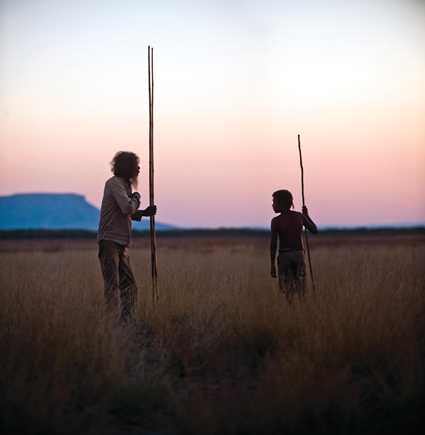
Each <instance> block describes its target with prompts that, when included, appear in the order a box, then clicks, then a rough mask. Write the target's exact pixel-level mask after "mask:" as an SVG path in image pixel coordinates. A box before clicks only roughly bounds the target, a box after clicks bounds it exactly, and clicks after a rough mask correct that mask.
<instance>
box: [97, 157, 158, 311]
mask: <svg viewBox="0 0 425 435" xmlns="http://www.w3.org/2000/svg"><path fill="white" fill-rule="evenodd" d="M110 164H111V170H112V172H113V173H114V176H113V177H112V178H110V179H109V180H108V181H107V182H106V183H105V190H104V192H103V200H102V207H101V210H100V222H99V230H98V233H97V241H98V243H99V260H100V265H101V268H102V275H103V281H104V296H105V303H106V306H107V308H108V309H109V310H110V311H111V312H114V313H116V314H120V315H121V318H122V319H125V318H128V317H129V316H132V315H134V309H135V301H136V297H137V287H136V280H135V278H134V274H133V270H132V268H131V263H130V257H129V256H128V247H129V246H130V245H131V226H132V223H131V221H132V220H136V221H140V220H141V219H142V216H150V215H155V214H156V206H155V205H153V206H151V207H148V208H146V209H145V210H138V209H139V207H140V194H139V193H138V192H134V193H133V192H132V187H134V188H137V177H138V176H139V172H140V167H139V157H138V156H137V155H136V154H134V153H131V152H126V151H119V152H118V153H116V154H115V156H114V158H113V159H112V161H111V163H110ZM120 300H121V307H120Z"/></svg>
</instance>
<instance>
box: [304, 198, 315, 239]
mask: <svg viewBox="0 0 425 435" xmlns="http://www.w3.org/2000/svg"><path fill="white" fill-rule="evenodd" d="M303 215H304V226H305V227H306V228H307V229H308V230H309V231H310V232H311V233H313V234H317V233H318V232H319V230H318V229H317V226H316V224H315V223H314V222H313V221H312V220H311V217H310V216H309V215H308V208H307V207H306V206H305V205H304V206H303Z"/></svg>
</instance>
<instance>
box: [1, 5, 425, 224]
mask: <svg viewBox="0 0 425 435" xmlns="http://www.w3.org/2000/svg"><path fill="white" fill-rule="evenodd" d="M18 3H19V5H17V4H16V3H15V2H13V1H12V0H6V1H4V2H3V3H2V6H1V8H2V9H1V10H0V12H1V14H0V16H1V17H2V18H1V22H0V29H1V30H0V41H1V42H0V93H1V95H2V98H1V100H0V195H11V194H15V193H24V192H74V193H78V194H82V195H84V196H85V197H86V199H87V200H88V201H89V202H90V203H92V204H93V205H95V206H97V207H100V203H101V199H102V193H103V185H104V183H105V181H106V179H107V178H108V177H109V176H110V175H111V174H110V169H109V166H108V162H109V161H110V160H111V158H112V156H113V155H114V154H115V152H116V151H118V150H131V151H134V152H136V153H138V154H139V156H140V157H141V159H142V164H141V167H142V172H141V176H140V183H139V190H140V192H141V194H142V197H143V198H144V204H143V205H144V206H147V196H148V145H147V139H148V119H147V109H148V98H147V46H148V45H152V46H153V47H154V53H155V177H156V178H155V181H156V184H155V196H156V203H157V205H158V218H157V219H158V221H160V222H164V223H169V224H174V225H179V226H183V227H191V226H196V227H222V226H225V227H234V226H259V227H265V226H268V225H269V222H270V219H271V218H272V217H273V212H272V210H271V194H272V192H273V191H275V190H278V189H282V188H286V189H289V190H291V191H292V192H293V194H294V198H295V206H296V209H298V210H299V209H300V208H301V183H300V168H299V159H298V148H297V135H298V134H300V135H301V143H302V149H303V161H304V170H305V194H306V203H307V205H308V207H309V210H310V214H311V216H312V217H313V219H314V220H315V221H316V223H317V224H318V225H319V226H320V225H321V226H324V225H342V226H343V225H368V224H389V223H400V222H425V201H424V199H425V175H424V174H425V122H424V120H425V54H424V53H425V4H424V3H423V2H418V1H413V0H412V1H401V0H400V1H395V0H394V1H392V0H389V1H386V2H384V1H379V0H376V1H375V0H371V1H369V2H366V1H362V0H358V1H355V2H350V4H349V5H348V4H346V5H341V3H340V2H336V1H332V0H328V1H324V2H320V7H319V6H318V4H319V2H314V1H308V0H305V1H303V0H301V1H300V2H295V3H296V4H294V2H285V1H283V2H275V1H272V0H269V1H265V2H264V3H262V5H263V7H262V8H257V6H256V4H254V3H252V2H248V1H242V2H239V3H238V5H239V6H238V7H236V6H235V4H233V3H229V4H226V3H220V2H213V1H206V2H204V3H203V4H202V6H201V5H196V6H195V4H193V3H192V2H189V1H181V2H177V3H179V7H177V6H176V4H175V3H168V2H166V1H159V2H158V3H156V4H155V6H149V8H142V7H141V6H140V5H139V6H138V5H137V4H135V3H134V2H131V1H129V0H128V1H127V0H126V1H124V2H118V1H111V2H110V3H108V4H109V7H108V8H101V5H102V3H101V2H98V1H97V0H89V1H87V2H79V1H77V2H69V3H66V2H64V3H63V4H61V5H58V4H56V3H54V2H53V1H50V0H42V1H41V2H39V4H37V8H35V7H34V5H33V4H32V3H31V2H29V1H21V2H18ZM164 3H166V5H165V4H164ZM165 6H167V7H168V9H167V8H165V9H164V7H165ZM164 11H168V12H164ZM94 19H96V21H94Z"/></svg>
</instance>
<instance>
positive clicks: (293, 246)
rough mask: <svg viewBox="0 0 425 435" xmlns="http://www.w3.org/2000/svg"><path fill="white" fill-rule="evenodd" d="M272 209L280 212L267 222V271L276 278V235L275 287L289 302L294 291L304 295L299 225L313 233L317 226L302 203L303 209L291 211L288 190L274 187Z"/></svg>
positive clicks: (291, 205) (303, 269)
mask: <svg viewBox="0 0 425 435" xmlns="http://www.w3.org/2000/svg"><path fill="white" fill-rule="evenodd" d="M272 207H273V211H274V212H275V213H280V215H279V216H277V217H275V218H273V219H272V222H271V242H270V260H271V271H270V274H271V276H272V277H273V278H276V267H275V258H276V248H277V236H278V235H279V256H278V259H277V263H278V276H279V290H280V291H281V292H283V293H285V295H286V298H287V299H288V301H289V302H291V301H292V297H293V295H294V294H296V293H297V294H298V295H299V296H300V297H301V296H303V295H304V289H305V278H306V270H305V259H304V247H303V238H302V230H303V226H305V227H306V229H308V230H310V231H311V232H312V233H313V234H317V233H318V232H319V230H318V229H317V226H316V224H315V223H314V222H313V221H312V220H311V218H310V216H309V215H308V209H307V207H305V206H304V207H303V212H302V213H300V212H296V211H292V210H291V208H294V203H293V197H292V194H291V192H289V191H288V190H278V191H277V192H274V193H273V204H272Z"/></svg>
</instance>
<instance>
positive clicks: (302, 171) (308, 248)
mask: <svg viewBox="0 0 425 435" xmlns="http://www.w3.org/2000/svg"><path fill="white" fill-rule="evenodd" d="M298 150H299V152H300V166H301V191H302V197H303V207H304V206H305V200H304V168H303V157H302V154H301V138H300V135H298ZM305 244H306V246H307V254H308V263H309V265H310V276H311V282H312V283H313V296H314V299H316V286H315V285H314V276H313V268H312V266H311V258H310V246H309V244H308V232H307V228H306V229H305Z"/></svg>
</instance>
